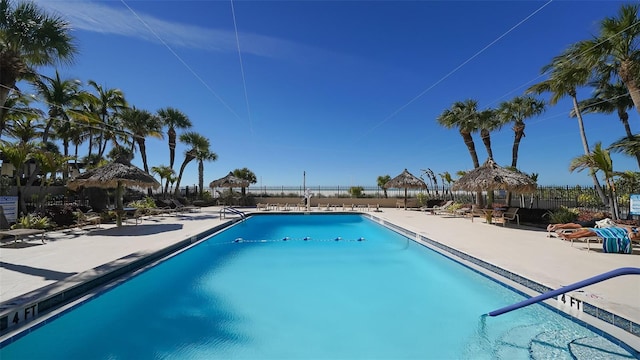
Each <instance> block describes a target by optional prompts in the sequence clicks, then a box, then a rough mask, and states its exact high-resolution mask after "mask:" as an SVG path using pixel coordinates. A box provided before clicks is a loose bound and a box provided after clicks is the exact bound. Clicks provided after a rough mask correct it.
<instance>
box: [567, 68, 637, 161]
mask: <svg viewBox="0 0 640 360" xmlns="http://www.w3.org/2000/svg"><path fill="white" fill-rule="evenodd" d="M592 85H593V86H594V87H595V90H594V94H593V97H591V98H589V99H586V100H583V101H580V102H579V103H578V104H579V106H580V109H581V110H582V112H583V113H603V114H612V113H614V112H617V113H618V118H619V119H620V122H622V125H623V126H624V130H625V133H626V135H627V138H628V139H629V140H632V139H633V133H632V132H631V126H629V113H628V112H627V110H629V109H633V100H632V99H631V96H630V95H629V90H627V87H626V86H624V84H623V83H621V82H618V83H616V84H611V83H608V82H602V81H596V82H593V83H592ZM571 116H575V112H574V111H571ZM634 156H635V157H636V160H637V162H638V167H640V153H635V154H634Z"/></svg>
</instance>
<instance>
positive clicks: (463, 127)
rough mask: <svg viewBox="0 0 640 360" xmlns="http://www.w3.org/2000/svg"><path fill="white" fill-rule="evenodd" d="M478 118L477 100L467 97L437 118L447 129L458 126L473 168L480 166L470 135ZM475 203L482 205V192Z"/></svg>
mask: <svg viewBox="0 0 640 360" xmlns="http://www.w3.org/2000/svg"><path fill="white" fill-rule="evenodd" d="M478 118H479V114H478V102H477V101H476V100H472V99H469V100H465V101H457V102H455V103H454V104H453V105H452V106H451V109H447V110H445V111H443V112H442V114H440V116H438V119H437V120H438V123H440V125H442V126H444V127H446V128H447V129H451V128H456V127H457V128H458V131H459V132H460V136H462V139H463V140H464V144H465V145H466V146H467V150H469V155H470V156H471V160H472V161H473V168H474V169H475V168H478V167H480V162H479V161H478V153H477V152H476V145H475V143H474V142H473V136H472V135H471V134H472V133H473V132H475V131H477V130H478ZM476 204H478V206H482V194H481V193H480V192H478V193H477V194H476Z"/></svg>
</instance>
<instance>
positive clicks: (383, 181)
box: [376, 175, 391, 199]
mask: <svg viewBox="0 0 640 360" xmlns="http://www.w3.org/2000/svg"><path fill="white" fill-rule="evenodd" d="M390 180H391V176H390V175H380V176H378V179H376V181H377V182H378V187H379V188H382V191H383V192H384V198H385V199H386V198H388V196H387V188H385V187H384V184H386V183H388V182H389V181H390Z"/></svg>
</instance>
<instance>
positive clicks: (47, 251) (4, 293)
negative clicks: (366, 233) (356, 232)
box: [0, 207, 640, 348]
mask: <svg viewBox="0 0 640 360" xmlns="http://www.w3.org/2000/svg"><path fill="white" fill-rule="evenodd" d="M219 210H220V208H219V207H209V208H203V209H202V211H200V212H193V213H185V214H180V215H176V216H174V215H167V216H153V217H150V218H145V219H144V220H143V221H142V223H141V224H138V225H135V224H127V225H126V226H124V227H122V228H116V227H115V226H114V225H112V224H104V225H102V226H101V227H100V228H96V227H94V226H87V227H86V228H85V229H77V228H76V229H69V230H62V231H53V232H49V233H47V236H46V237H47V242H46V244H42V243H41V242H40V240H39V239H33V240H31V241H26V242H24V243H20V242H18V243H16V244H15V245H7V244H4V245H3V246H1V247H0V289H1V291H0V303H5V304H6V303H7V301H8V300H11V299H12V301H11V302H18V303H19V302H21V301H27V300H30V299H32V298H34V297H39V296H43V295H47V294H49V295H50V294H52V293H53V292H55V291H56V287H57V286H58V285H60V286H70V283H79V282H82V281H86V280H87V279H91V278H92V277H93V276H95V274H97V273H99V272H100V271H104V269H105V268H116V267H118V266H119V264H123V263H126V262H127V261H130V260H131V259H136V258H141V257H144V256H146V255H148V254H151V253H153V252H155V251H159V250H161V249H164V248H166V247H168V246H171V245H174V244H177V243H179V242H181V241H183V240H185V239H190V238H192V237H194V236H196V235H198V234H200V233H203V232H205V231H207V230H209V229H211V228H213V227H215V226H219V225H221V224H223V223H225V222H228V221H229V219H233V218H237V216H235V215H231V214H227V216H226V219H221V218H220V214H219ZM251 211H255V210H253V209H252V210H249V209H247V210H246V212H251ZM313 212H322V211H318V210H314V211H313ZM365 213H367V212H365ZM368 214H370V215H373V216H375V217H378V218H380V219H383V220H386V221H388V222H390V223H393V224H396V225H398V226H400V227H402V228H404V229H407V230H410V231H413V232H415V233H416V234H419V235H421V236H423V237H426V238H429V239H431V240H433V241H436V242H438V243H441V244H443V245H446V246H448V247H450V248H453V249H456V250H459V251H461V252H463V253H466V254H468V255H471V256H473V257H475V258H478V259H481V260H483V261H485V262H487V263H490V264H492V265H495V266H497V267H500V268H502V269H505V270H507V271H509V272H512V273H515V274H519V275H521V276H523V277H525V278H527V279H529V280H532V281H535V282H537V283H539V284H542V285H544V286H547V287H549V288H553V289H556V288H560V287H562V286H566V285H569V284H571V283H574V282H577V281H580V280H583V279H585V278H589V277H592V276H595V275H598V274H601V273H604V272H607V271H610V270H613V269H616V268H621V267H637V268H640V247H638V246H637V245H636V246H635V249H634V254H632V255H623V254H605V253H602V251H601V248H600V247H599V246H597V245H594V244H592V246H591V248H592V250H591V251H587V249H586V244H585V243H574V245H573V246H571V244H570V243H569V242H565V241H562V240H560V239H557V238H548V237H546V235H547V233H546V231H544V230H543V229H539V228H530V227H526V226H516V225H515V224H509V225H507V226H506V227H503V226H502V225H490V224H486V223H484V220H481V219H479V218H476V219H475V221H474V222H471V221H470V220H469V219H468V218H460V217H447V216H441V215H431V214H428V213H426V212H420V211H412V210H403V209H389V208H385V209H382V212H371V213H368ZM65 284H66V285H65ZM43 287H48V289H47V290H46V291H43V289H42V288H43ZM583 290H584V291H583V292H577V293H574V294H572V295H574V297H575V298H578V299H582V300H584V301H587V302H588V303H590V304H591V305H593V306H596V307H599V308H601V309H606V310H608V311H610V312H612V313H613V314H616V315H619V316H621V317H624V318H625V319H627V320H631V321H633V322H635V323H636V324H640V276H621V277H617V278H613V279H610V280H608V281H605V282H601V283H598V284H594V285H591V286H588V287H585V288H583ZM25 294H26V295H25ZM21 297H22V298H21ZM25 297H26V298H28V299H23V298H25ZM490 310H494V309H487V311H490ZM634 339H635V340H636V343H635V344H632V343H629V341H628V340H625V341H626V342H627V343H628V344H629V345H631V346H634V347H635V348H640V337H632V340H634Z"/></svg>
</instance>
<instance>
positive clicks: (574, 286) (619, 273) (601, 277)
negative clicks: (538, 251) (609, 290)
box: [485, 267, 640, 316]
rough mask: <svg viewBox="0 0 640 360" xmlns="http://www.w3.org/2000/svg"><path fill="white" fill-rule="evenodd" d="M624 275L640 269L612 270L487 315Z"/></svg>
mask: <svg viewBox="0 0 640 360" xmlns="http://www.w3.org/2000/svg"><path fill="white" fill-rule="evenodd" d="M622 275H640V268H633V267H623V268H618V269H615V270H611V271H608V272H606V273H602V274H600V275H596V276H594V277H590V278H588V279H585V280H582V281H578V282H577V283H574V284H571V285H567V286H564V287H561V288H560V289H556V290H552V291H548V292H546V293H544V294H541V295H538V296H535V297H532V298H529V299H527V300H524V301H521V302H519V303H515V304H512V305H509V306H505V307H503V308H500V309H497V310H494V311H491V312H489V313H487V314H485V315H489V316H498V315H502V314H505V313H508V312H510V311H513V310H517V309H520V308H523V307H525V306H529V305H532V304H535V303H539V302H540V301H543V300H547V299H549V298H552V297H554V296H558V295H563V294H565V293H568V292H569V291H573V290H577V289H580V288H583V287H585V286H589V285H593V284H595V283H599V282H601V281H605V280H608V279H611V278H614V277H617V276H622Z"/></svg>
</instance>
